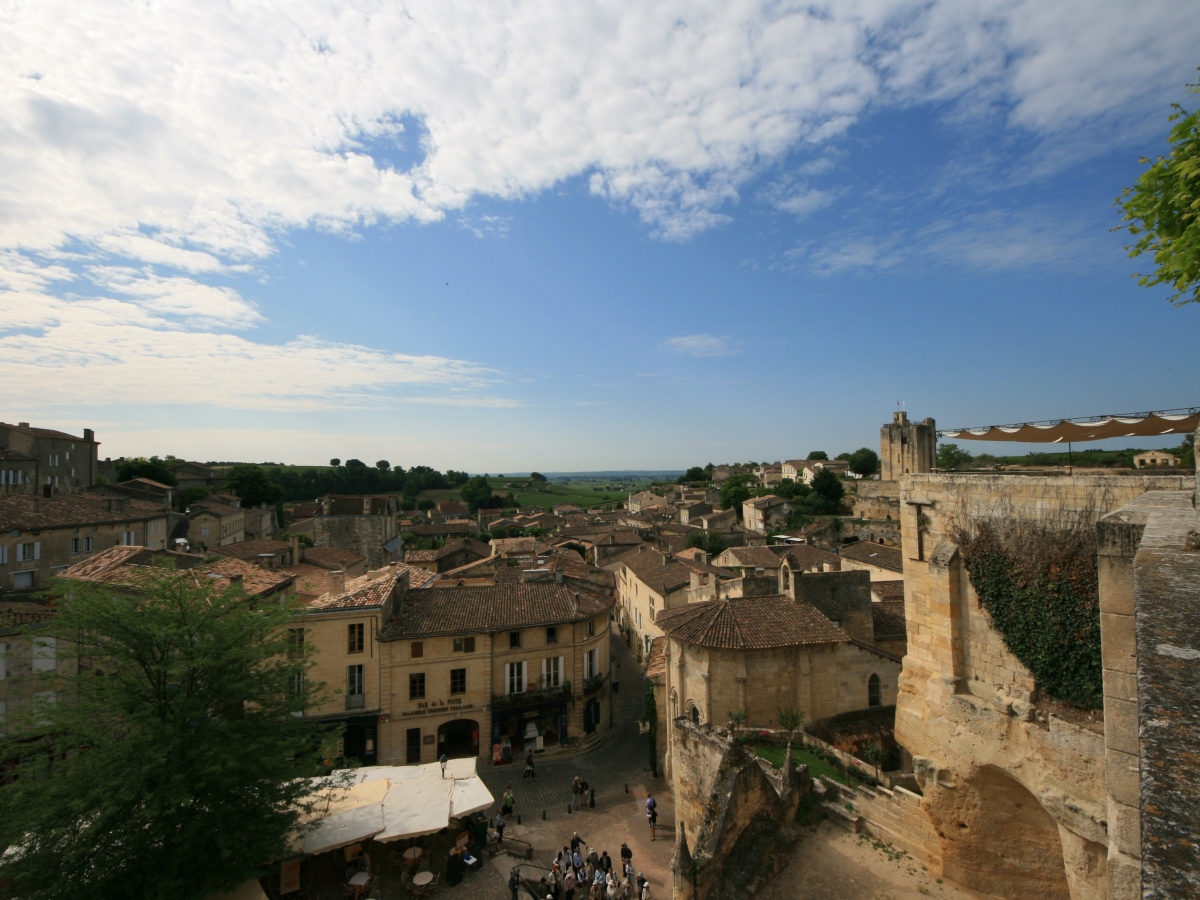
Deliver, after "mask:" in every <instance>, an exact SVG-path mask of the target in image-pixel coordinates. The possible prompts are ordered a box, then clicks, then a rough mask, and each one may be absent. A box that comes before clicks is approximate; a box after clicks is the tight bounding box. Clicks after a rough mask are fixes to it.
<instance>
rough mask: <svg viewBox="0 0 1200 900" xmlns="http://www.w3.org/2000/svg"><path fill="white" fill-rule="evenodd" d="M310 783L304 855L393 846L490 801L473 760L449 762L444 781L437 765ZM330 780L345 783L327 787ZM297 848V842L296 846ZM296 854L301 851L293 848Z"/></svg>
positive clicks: (370, 770)
mask: <svg viewBox="0 0 1200 900" xmlns="http://www.w3.org/2000/svg"><path fill="white" fill-rule="evenodd" d="M334 774H335V779H327V778H314V779H313V780H312V786H313V792H314V793H315V794H316V795H317V808H316V809H315V810H314V811H313V813H312V815H310V816H309V821H313V820H315V821H316V822H317V824H316V827H314V828H312V829H311V830H310V831H306V832H305V833H304V835H303V851H304V852H305V853H307V854H317V853H325V852H327V851H329V850H336V849H338V848H339V847H346V846H349V845H350V844H354V843H357V842H359V841H365V840H367V839H369V838H374V839H375V840H377V841H398V840H401V839H402V838H410V837H418V836H420V835H422V834H433V833H434V832H437V831H441V830H442V829H443V828H445V827H446V826H447V825H449V824H450V819H452V818H461V817H462V816H466V815H470V814H471V813H473V812H478V811H480V810H483V809H487V808H489V807H490V806H492V804H493V803H494V802H495V800H494V798H493V797H492V794H491V792H490V791H489V790H488V789H487V786H486V785H484V783H483V782H482V781H481V780H480V778H479V776H477V775H476V774H475V760H474V759H452V760H449V761H448V762H447V763H446V774H445V776H444V777H443V775H442V767H441V764H440V763H428V764H426V765H423V766H368V767H364V768H361V769H354V770H351V771H342V772H336V773H334ZM335 780H343V781H345V780H348V781H349V784H348V785H346V786H342V787H331V786H330V784H331V782H332V781H335ZM297 843H299V842H297ZM297 849H300V848H299V847H297Z"/></svg>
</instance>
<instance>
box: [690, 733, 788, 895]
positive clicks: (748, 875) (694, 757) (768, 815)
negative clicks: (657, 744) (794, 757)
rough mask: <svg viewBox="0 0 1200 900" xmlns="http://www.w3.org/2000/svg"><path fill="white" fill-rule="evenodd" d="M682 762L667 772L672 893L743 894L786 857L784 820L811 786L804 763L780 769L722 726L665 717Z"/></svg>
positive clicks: (786, 832)
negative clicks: (670, 803) (669, 775)
mask: <svg viewBox="0 0 1200 900" xmlns="http://www.w3.org/2000/svg"><path fill="white" fill-rule="evenodd" d="M669 736H670V741H671V742H672V749H673V753H674V754H675V756H676V758H677V759H679V760H680V761H681V763H682V765H681V766H680V767H679V768H678V769H677V772H678V773H679V774H678V775H677V776H676V777H675V778H673V780H672V787H673V791H674V796H675V821H676V843H675V848H676V849H675V858H674V859H673V860H672V870H673V872H674V876H675V884H674V888H675V890H674V897H675V900H721V898H741V897H748V896H750V895H751V894H752V893H754V892H755V891H756V890H757V889H758V887H760V886H761V883H762V881H763V880H764V879H765V878H767V877H770V876H771V875H773V874H774V873H775V872H776V871H778V870H779V869H780V868H782V866H783V865H786V861H787V858H788V854H787V853H786V849H787V847H788V846H789V845H790V844H791V842H792V841H793V840H794V833H793V832H792V830H791V828H790V826H791V824H792V823H793V822H794V821H795V817H796V810H797V808H798V807H799V805H800V802H801V800H802V799H803V797H804V796H805V795H806V794H807V793H808V792H809V791H810V790H811V780H810V779H809V777H808V772H807V770H806V769H805V768H804V767H803V766H801V767H799V768H797V767H796V766H795V765H793V764H792V762H791V757H790V755H789V757H788V761H787V762H786V763H785V765H784V768H783V769H782V770H780V769H775V768H773V767H772V766H770V765H769V764H767V763H766V762H765V761H763V760H759V759H757V758H754V757H751V756H749V755H747V753H746V752H745V751H744V750H743V749H742V748H741V747H739V746H738V745H737V744H736V743H735V742H734V741H733V739H732V737H731V735H730V734H729V732H728V731H726V730H725V729H723V728H717V729H714V728H712V727H711V726H703V727H698V726H696V725H693V724H692V723H691V722H690V721H688V720H687V719H685V718H679V719H676V720H674V721H673V722H672V723H671V728H670V733H669Z"/></svg>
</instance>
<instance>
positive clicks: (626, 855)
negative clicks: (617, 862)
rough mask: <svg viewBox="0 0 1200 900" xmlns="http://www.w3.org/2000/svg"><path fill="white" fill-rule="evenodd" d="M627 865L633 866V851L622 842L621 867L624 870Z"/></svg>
mask: <svg viewBox="0 0 1200 900" xmlns="http://www.w3.org/2000/svg"><path fill="white" fill-rule="evenodd" d="M626 865H630V866H632V865H633V851H632V850H630V849H629V845H628V844H627V843H625V842H624V841H621V867H622V870H624V868H625V866H626Z"/></svg>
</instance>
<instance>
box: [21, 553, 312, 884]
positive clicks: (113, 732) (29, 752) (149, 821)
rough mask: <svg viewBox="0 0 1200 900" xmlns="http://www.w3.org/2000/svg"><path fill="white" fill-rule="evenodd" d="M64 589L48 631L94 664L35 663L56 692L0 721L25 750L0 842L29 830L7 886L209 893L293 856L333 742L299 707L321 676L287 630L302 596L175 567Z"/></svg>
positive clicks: (64, 649)
mask: <svg viewBox="0 0 1200 900" xmlns="http://www.w3.org/2000/svg"><path fill="white" fill-rule="evenodd" d="M55 593H56V602H57V610H58V611H57V614H56V615H55V616H54V618H53V619H52V620H51V621H50V622H49V623H46V624H45V625H44V626H40V627H39V628H38V630H37V636H38V637H54V638H56V640H57V642H58V658H59V659H60V660H64V659H66V658H67V657H68V654H69V655H71V656H77V657H78V658H82V659H87V660H88V661H89V666H88V667H86V668H83V669H81V670H80V671H79V673H78V674H74V675H71V674H68V673H67V672H64V671H62V670H59V672H55V673H47V674H46V675H45V676H41V677H43V678H44V679H45V683H44V684H41V685H37V687H39V688H45V689H47V690H52V691H54V693H55V696H56V697H57V698H58V702H50V703H41V704H39V705H38V706H37V707H35V708H34V709H32V710H29V711H28V713H27V715H25V716H22V717H20V718H17V717H10V720H9V722H8V736H7V737H4V738H0V759H5V760H19V762H17V763H16V765H15V768H13V769H12V770H11V771H10V772H8V773H6V774H7V775H9V776H15V777H13V778H12V780H11V781H10V782H9V783H7V784H3V785H0V846H6V847H19V848H20V852H18V853H13V854H8V855H5V856H4V857H2V858H0V883H4V882H7V884H6V888H5V894H6V895H11V896H19V897H28V898H54V900H57V898H78V897H97V898H117V897H179V898H193V897H195V898H200V897H205V896H207V895H208V894H210V893H211V892H213V891H217V890H229V889H232V888H233V887H234V886H236V885H238V884H240V883H242V882H244V881H245V880H246V879H248V878H253V877H257V876H259V875H261V874H263V873H264V872H265V871H267V870H268V868H269V867H270V866H271V865H272V863H273V861H274V860H278V859H280V858H283V857H286V856H288V855H289V854H290V850H289V847H288V843H289V842H288V837H289V832H291V831H292V829H293V828H294V827H296V826H297V825H298V824H299V822H300V819H301V816H302V814H303V813H304V812H305V811H307V809H308V808H310V804H309V803H308V802H307V801H306V800H305V797H306V795H307V792H308V791H309V785H308V782H307V781H306V780H305V779H306V778H307V777H309V776H312V775H316V774H319V765H320V760H321V758H322V755H323V754H322V748H321V744H322V734H323V733H322V732H321V731H320V728H321V726H320V724H319V723H318V722H317V721H315V720H313V719H310V718H303V717H298V716H296V715H293V714H294V713H298V712H299V711H301V710H303V709H304V708H305V706H306V705H307V704H310V703H312V702H316V701H319V700H320V694H321V692H322V691H321V687H320V686H313V687H309V688H306V687H305V683H304V679H303V674H304V672H305V671H306V670H307V669H308V668H309V666H310V661H309V658H308V657H307V656H306V655H305V653H304V652H303V648H304V645H300V646H294V645H291V644H290V642H289V641H288V635H289V631H288V626H289V625H291V624H293V623H299V621H300V620H299V617H298V613H297V611H296V609H295V608H294V607H293V606H291V605H289V604H285V603H277V602H272V603H270V604H266V605H264V606H262V607H260V608H258V609H255V608H254V607H253V606H252V604H250V603H248V602H247V599H246V597H245V595H244V594H243V593H242V591H241V589H240V588H238V587H229V588H226V589H223V590H222V589H219V588H218V587H217V586H216V585H214V584H213V583H212V580H211V579H208V578H203V577H200V578H197V577H195V576H194V575H193V574H191V573H189V572H186V571H185V572H175V571H172V570H169V569H162V570H151V572H150V574H148V575H146V577H145V578H144V579H143V581H142V582H141V583H140V585H139V590H138V591H137V592H129V591H126V592H120V591H113V590H109V589H107V588H104V587H99V586H95V585H87V584H81V583H78V582H70V583H64V584H62V585H60V589H59V590H56V592H55ZM31 636H32V635H31ZM289 651H292V652H291V653H289ZM34 677H38V676H34Z"/></svg>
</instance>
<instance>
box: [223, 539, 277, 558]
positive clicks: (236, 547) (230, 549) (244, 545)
mask: <svg viewBox="0 0 1200 900" xmlns="http://www.w3.org/2000/svg"><path fill="white" fill-rule="evenodd" d="M291 549H292V545H291V544H289V543H288V542H287V541H242V542H241V543H238V544H226V545H225V546H223V547H213V548H212V550H211V551H210V552H212V553H216V554H218V555H220V556H232V557H233V558H234V559H255V558H256V557H258V556H261V555H262V554H264V553H286V552H287V551H288V550H291Z"/></svg>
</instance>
